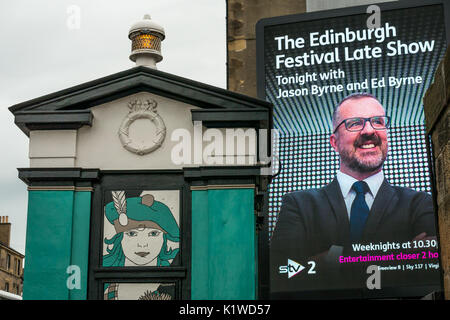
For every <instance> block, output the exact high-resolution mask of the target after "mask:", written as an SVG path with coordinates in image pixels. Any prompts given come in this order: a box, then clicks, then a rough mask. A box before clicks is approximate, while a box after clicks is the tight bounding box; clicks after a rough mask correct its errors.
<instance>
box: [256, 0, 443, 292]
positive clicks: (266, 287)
mask: <svg viewBox="0 0 450 320" xmlns="http://www.w3.org/2000/svg"><path fill="white" fill-rule="evenodd" d="M369 5H377V6H379V8H380V10H381V12H383V11H390V10H399V9H409V8H417V7H427V6H432V5H442V6H443V9H444V10H443V16H444V24H445V25H444V29H445V33H446V34H445V39H446V42H447V48H449V46H450V3H449V2H448V1H446V0H399V1H392V2H382V3H376V2H375V1H374V3H372V4H367V5H360V6H354V7H345V8H338V9H331V10H323V11H314V12H306V13H300V14H292V15H284V16H278V17H270V18H263V19H260V20H259V21H258V22H257V23H256V27H255V28H256V87H257V98H259V99H261V100H265V99H266V83H265V78H266V74H265V64H264V63H265V61H264V32H265V28H266V27H271V26H279V25H283V24H291V23H301V22H308V21H315V20H326V19H330V18H339V17H345V16H352V15H361V14H367V12H366V10H367V7H368V6H369ZM274 108H275V106H274ZM430 144H431V138H430V134H427V135H426V152H427V161H428V170H429V173H430V185H431V194H432V198H433V206H434V212H435V222H436V235H437V237H438V239H439V238H440V237H439V227H438V215H437V212H438V210H437V208H438V206H437V196H436V192H437V189H436V178H435V168H434V156H433V153H432V151H431V150H432V146H431V145H430ZM268 197H269V193H268V195H267V198H268ZM268 209H269V208H268V199H266V200H265V204H264V225H263V229H262V230H261V231H260V232H261V234H260V241H259V243H258V247H259V248H258V256H259V259H258V270H259V272H258V297H259V299H269V298H280V299H324V298H327V299H347V298H357V297H358V296H360V295H361V292H362V291H361V289H342V290H334V291H331V290H327V291H322V290H317V291H302V292H300V291H298V292H285V293H280V294H278V295H276V296H274V295H272V296H271V292H270V272H269V266H270V255H269V222H268ZM438 253H439V257H441V248H440V245H438ZM439 267H440V286H441V290H442V289H443V286H444V280H443V277H444V275H443V271H442V270H443V269H442V263H441V258H439ZM435 289H436V287H434V286H413V287H398V288H389V289H387V290H385V291H384V294H383V295H382V296H380V295H378V294H377V292H373V296H371V295H369V296H368V295H367V292H366V295H365V296H364V298H371V299H377V298H390V297H392V298H396V297H421V296H424V295H426V294H429V293H431V292H432V291H434V292H432V293H434V295H433V296H434V297H435V298H442V297H443V295H442V292H436V291H435ZM337 291H339V292H337ZM375 291H376V290H375ZM386 294H388V296H386ZM361 298H362V297H361Z"/></svg>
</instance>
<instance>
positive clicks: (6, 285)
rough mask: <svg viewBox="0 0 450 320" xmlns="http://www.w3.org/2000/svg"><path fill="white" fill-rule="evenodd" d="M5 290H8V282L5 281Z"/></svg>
mask: <svg viewBox="0 0 450 320" xmlns="http://www.w3.org/2000/svg"><path fill="white" fill-rule="evenodd" d="M5 291H6V292H9V283H8V282H5Z"/></svg>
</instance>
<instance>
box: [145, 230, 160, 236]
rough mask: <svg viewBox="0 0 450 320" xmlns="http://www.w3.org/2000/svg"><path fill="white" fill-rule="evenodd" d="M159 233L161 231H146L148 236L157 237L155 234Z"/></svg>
mask: <svg viewBox="0 0 450 320" xmlns="http://www.w3.org/2000/svg"><path fill="white" fill-rule="evenodd" d="M160 233H161V231H157V230H153V231H150V232H149V233H148V236H149V237H157V236H159V234H160Z"/></svg>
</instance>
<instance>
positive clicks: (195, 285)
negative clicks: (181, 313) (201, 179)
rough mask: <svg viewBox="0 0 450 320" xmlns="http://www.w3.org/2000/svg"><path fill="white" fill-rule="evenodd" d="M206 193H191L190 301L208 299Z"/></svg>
mask: <svg viewBox="0 0 450 320" xmlns="http://www.w3.org/2000/svg"><path fill="white" fill-rule="evenodd" d="M208 225H209V223H208V192H207V191H192V255H191V259H192V268H191V279H192V281H191V299H193V300H202V299H203V300H204V299H208V259H207V258H208Z"/></svg>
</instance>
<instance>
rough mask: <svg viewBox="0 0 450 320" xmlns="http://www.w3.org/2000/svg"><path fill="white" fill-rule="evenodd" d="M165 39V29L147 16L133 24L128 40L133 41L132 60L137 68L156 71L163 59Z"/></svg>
mask: <svg viewBox="0 0 450 320" xmlns="http://www.w3.org/2000/svg"><path fill="white" fill-rule="evenodd" d="M165 37H166V36H165V33H164V28H163V27H161V26H160V25H159V24H157V23H155V22H154V21H152V20H151V18H150V15H148V14H146V15H145V16H144V18H143V19H142V20H141V21H138V22H136V23H135V24H133V25H132V26H131V28H130V31H129V32H128V38H130V40H131V54H130V60H131V61H133V62H136V65H137V66H146V67H149V68H152V69H156V64H157V63H158V62H160V61H161V60H162V59H163V57H162V55H161V41H163V40H164V38H165Z"/></svg>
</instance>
